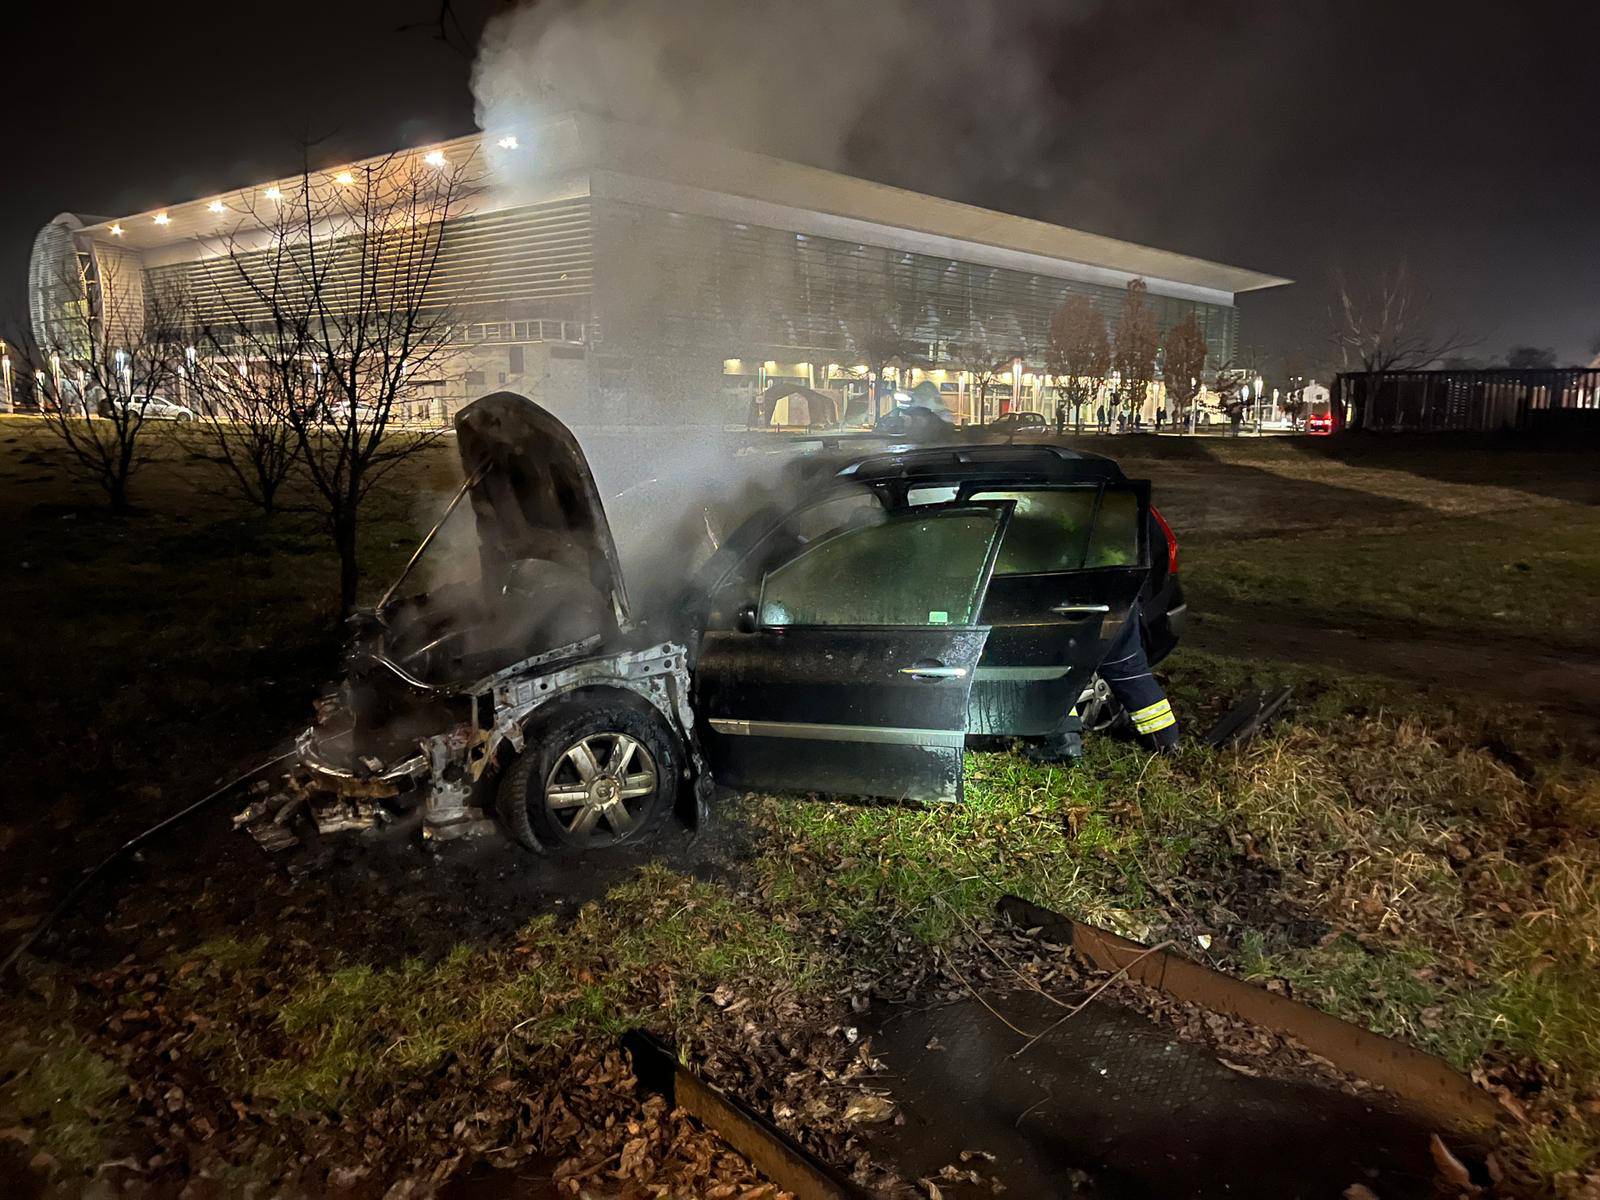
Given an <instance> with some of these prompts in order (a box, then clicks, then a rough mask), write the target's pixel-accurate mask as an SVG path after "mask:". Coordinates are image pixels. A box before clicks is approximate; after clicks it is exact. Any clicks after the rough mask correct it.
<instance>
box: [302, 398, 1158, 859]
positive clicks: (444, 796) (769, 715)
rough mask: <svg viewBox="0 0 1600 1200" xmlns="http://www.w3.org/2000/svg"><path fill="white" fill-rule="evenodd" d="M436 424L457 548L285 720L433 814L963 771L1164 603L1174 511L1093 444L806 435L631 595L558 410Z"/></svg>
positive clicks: (631, 828) (588, 833)
mask: <svg viewBox="0 0 1600 1200" xmlns="http://www.w3.org/2000/svg"><path fill="white" fill-rule="evenodd" d="M456 432H457V437H458V447H459V454H460V459H461V466H462V474H463V479H464V482H463V483H462V485H461V489H460V491H459V492H458V493H457V495H456V497H455V499H454V500H453V501H452V503H451V506H450V509H447V513H446V515H447V516H448V515H449V512H450V511H451V510H453V509H455V508H456V507H457V506H458V505H462V504H464V503H465V504H469V505H470V509H471V513H472V517H473V520H474V524H475V533H476V542H477V547H476V549H477V556H476V557H477V562H476V572H475V574H476V577H475V578H473V579H471V580H467V581H462V582H457V583H453V584H448V585H445V586H440V587H435V588H430V589H428V590H426V591H422V592H420V593H418V594H415V595H407V596H402V595H401V594H400V593H401V591H402V589H403V584H404V582H405V580H406V579H407V578H408V577H409V575H410V574H411V572H412V567H409V566H408V568H407V572H406V573H405V574H403V575H402V577H401V580H400V581H397V583H396V585H395V587H393V588H391V589H390V593H389V595H387V596H386V597H385V598H384V600H383V601H382V602H380V604H379V605H378V606H377V608H376V609H375V610H373V611H371V612H369V613H365V614H362V615H361V616H360V617H359V618H358V619H357V622H356V630H355V635H354V637H353V639H352V642H351V645H350V648H349V651H348V660H347V664H346V667H347V675H346V678H345V680H344V681H343V683H342V685H341V686H340V688H339V690H338V692H337V693H336V694H335V695H333V696H330V697H328V698H327V700H326V701H325V703H324V704H322V705H321V706H320V719H319V722H318V724H317V725H316V726H314V727H313V728H312V729H310V730H308V731H307V732H306V734H305V735H303V736H302V738H301V740H300V761H301V769H302V772H303V774H304V777H305V779H306V780H307V781H308V783H309V785H310V786H311V787H313V788H317V789H321V790H322V791H324V792H325V793H331V794H333V795H337V796H342V797H358V798H361V799H363V800H367V801H379V802H383V803H389V804H393V803H397V802H404V801H406V800H407V799H411V800H413V801H420V802H421V803H422V804H423V806H424V815H425V828H426V831H427V832H428V833H429V834H431V835H433V836H451V835H453V834H459V833H464V832H475V831H478V830H481V829H485V828H489V827H491V822H492V820H493V819H494V818H495V817H497V818H498V821H499V823H500V825H501V826H502V827H503V828H504V829H505V830H506V831H507V832H508V833H509V834H510V835H511V836H512V837H514V838H516V839H517V840H518V841H520V842H522V843H523V844H524V845H526V846H529V847H530V848H534V849H548V850H569V851H570V850H578V851H582V850H590V849H598V848H602V847H606V846H612V845H618V844H622V843H628V842H633V841H637V840H640V839H643V838H645V837H648V836H649V835H650V834H651V833H652V832H653V831H655V830H656V829H658V828H659V827H660V825H661V824H662V822H663V821H665V820H666V819H667V818H668V816H669V814H672V813H673V812H674V811H677V812H679V813H680V814H682V815H683V816H685V817H686V818H688V819H690V820H691V821H695V820H699V819H701V818H703V817H704V815H705V813H706V811H707V806H708V805H709V803H710V801H711V799H712V797H713V795H714V789H715V787H716V786H719V785H720V786H725V787H730V788H741V789H770V790H783V791H800V792H820V793H835V794H844V795H851V796H874V797H890V798H898V799H909V800H915V801H941V800H958V799H959V798H960V796H961V787H962V755H963V749H964V747H965V745H966V744H967V741H968V739H969V737H998V738H1022V739H1029V738H1046V737H1050V736H1052V735H1054V734H1056V733H1058V732H1059V731H1060V729H1061V728H1062V727H1063V724H1064V723H1065V722H1068V721H1072V720H1076V717H1075V716H1073V715H1072V713H1073V709H1074V705H1075V704H1078V703H1079V702H1080V700H1081V701H1084V702H1086V703H1092V702H1093V697H1094V695H1095V689H1094V687H1093V682H1094V678H1095V671H1096V669H1097V667H1098V666H1099V664H1100V662H1101V660H1102V658H1103V657H1104V655H1105V652H1106V649H1107V647H1108V646H1109V645H1110V644H1111V642H1112V640H1113V639H1114V638H1115V636H1116V635H1117V633H1118V632H1119V631H1120V630H1121V628H1122V627H1123V624H1124V623H1125V622H1126V621H1128V620H1130V619H1133V616H1132V614H1133V613H1135V612H1138V613H1139V614H1140V615H1141V617H1142V619H1143V621H1144V626H1143V631H1142V632H1143V636H1144V639H1145V642H1146V645H1147V647H1148V649H1149V652H1150V656H1151V658H1152V660H1153V661H1154V660H1158V659H1160V658H1161V657H1163V656H1164V655H1165V654H1166V653H1167V652H1168V651H1170V650H1171V648H1172V646H1173V645H1174V644H1175V643H1176V641H1177V638H1178V636H1179V634H1180V632H1181V623H1182V617H1183V611H1184V606H1183V599H1182V593H1181V590H1180V588H1179V583H1178V576H1177V547H1176V543H1175V541H1174V540H1173V538H1172V535H1171V531H1170V530H1169V529H1167V527H1166V525H1165V523H1164V522H1162V521H1161V520H1160V518H1159V515H1158V514H1156V513H1155V511H1154V510H1153V509H1152V508H1151V507H1150V501H1149V488H1148V485H1147V484H1145V483H1142V482H1138V481H1133V480H1129V479H1127V478H1125V477H1124V476H1123V474H1122V472H1121V470H1120V469H1119V468H1118V467H1117V466H1116V464H1115V463H1113V462H1111V461H1110V460H1108V459H1105V458H1101V457H1098V456H1094V455H1085V454H1079V453H1077V452H1074V451H1071V450H1067V449H1064V448H1061V447H1057V446H1047V445H1037V444H1030V445H1025V446H1006V445H995V444H984V445H970V446H969V445H960V444H941V445H937V446H927V447H914V446H889V447H887V448H883V449H879V450H876V451H874V452H871V453H856V454H853V455H852V454H847V453H846V454H841V453H838V452H835V453H833V454H829V455H822V454H818V455H811V456H805V457H801V458H799V459H796V460H795V461H794V462H793V463H792V464H791V465H790V466H789V468H788V469H787V472H786V484H785V487H784V488H782V489H780V491H781V499H779V498H777V497H775V496H774V495H773V494H772V493H771V492H769V493H767V494H766V495H765V496H764V497H763V499H762V502H760V503H758V504H755V505H754V508H753V511H752V510H750V509H746V511H744V512H743V513H742V514H741V516H742V519H741V520H740V521H739V522H738V523H737V524H736V525H734V526H732V527H731V532H730V533H728V535H727V536H725V537H716V536H715V534H714V532H713V531H712V527H711V522H710V520H709V518H708V519H707V520H706V522H705V528H706V531H707V539H706V540H707V541H708V542H714V546H709V545H708V547H707V551H708V552H707V553H706V555H705V556H704V558H703V560H702V561H699V562H698V563H696V564H693V565H691V564H690V563H689V562H687V561H684V562H681V563H679V564H678V566H679V569H678V571H677V574H676V577H675V578H674V579H672V581H671V586H670V587H669V588H667V589H665V590H664V591H663V590H661V589H658V595H657V597H656V598H655V599H653V600H652V601H651V602H650V603H649V604H648V605H643V604H639V605H638V608H639V609H647V611H636V607H635V606H636V604H637V601H632V600H630V595H629V591H628V588H627V586H626V585H625V582H624V578H623V568H622V558H621V556H620V555H619V554H618V549H617V544H616V542H615V541H614V540H613V536H612V529H611V527H610V525H609V523H608V519H607V514H606V511H605V506H604V504H603V503H602V501H601V496H600V492H599V490H598V488H597V487H596V484H595V480H594V476H593V474H592V473H591V470H590V465H589V463H588V461H587V460H586V458H585V455H584V453H583V451H582V449H581V448H580V447H579V445H578V442H577V440H576V439H575V438H574V437H573V435H572V433H571V432H570V431H569V430H568V429H567V428H566V427H565V426H564V425H563V424H562V423H561V422H560V421H559V420H557V419H556V418H555V417H554V416H552V415H551V414H550V413H548V412H546V411H545V410H544V409H542V408H540V407H539V406H538V405H536V404H534V403H533V402H531V401H529V400H527V399H525V398H523V397H520V396H517V395H513V394H511V393H498V394H496V395H492V396H488V397H485V398H484V399H482V400H479V401H476V402H475V403H473V404H471V405H469V406H468V407H466V408H464V409H463V410H462V411H461V412H460V414H459V415H458V417H457V420H456ZM442 523H443V522H442V519H441V524H442ZM438 528H439V526H435V529H434V531H433V532H431V533H430V534H429V535H428V537H427V538H425V539H424V541H423V543H422V545H421V546H420V547H419V548H418V551H417V554H416V555H414V556H413V559H412V564H413V566H414V565H415V564H416V563H417V562H418V561H419V560H420V559H422V558H423V557H424V556H425V555H426V554H427V553H428V550H429V546H430V543H431V542H432V541H433V539H434V537H435V535H436V534H437V532H438Z"/></svg>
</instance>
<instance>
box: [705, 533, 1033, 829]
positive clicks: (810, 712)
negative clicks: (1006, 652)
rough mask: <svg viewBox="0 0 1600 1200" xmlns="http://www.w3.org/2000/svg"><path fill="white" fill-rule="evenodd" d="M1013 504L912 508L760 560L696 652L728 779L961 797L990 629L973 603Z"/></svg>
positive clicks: (721, 772)
mask: <svg viewBox="0 0 1600 1200" xmlns="http://www.w3.org/2000/svg"><path fill="white" fill-rule="evenodd" d="M1012 507H1013V505H1012V504H1011V503H1010V502H1007V501H996V502H989V503H983V504H958V505H941V506H937V507H933V508H913V509H904V510H901V511H900V512H897V513H894V514H892V515H888V516H883V517H881V519H878V520H876V521H874V522H873V523H871V524H868V525H859V526H847V527H844V528H841V529H839V530H837V531H835V532H832V533H830V534H827V535H825V536H822V537H819V538H817V539H815V540H813V541H810V542H807V543H805V544H804V545H801V546H798V547H792V548H790V549H789V550H788V551H786V552H785V554H784V555H783V556H782V558H781V560H780V561H776V562H770V563H764V564H762V567H761V571H760V578H759V581H758V583H759V586H758V587H757V588H756V590H755V592H754V594H753V595H751V596H750V597H749V602H748V604H743V605H723V606H721V608H720V610H719V611H723V612H726V611H727V610H728V609H730V608H737V609H738V610H739V611H738V613H737V615H736V616H734V617H732V618H731V620H730V619H726V618H725V619H722V620H718V618H717V617H715V616H714V617H713V618H712V623H711V627H709V628H708V629H707V631H706V633H705V635H704V637H703V639H702V642H701V646H700V651H699V656H698V659H697V661H696V666H695V711H696V716H697V719H698V730H699V735H700V740H701V744H702V748H703V750H704V752H705V754H706V757H707V759H708V761H709V762H710V764H711V767H712V773H713V775H714V776H715V777H716V779H717V780H718V782H720V783H723V784H727V785H729V786H735V787H743V788H768V789H773V790H782V791H816V792H830V793H840V794H847V795H862V796H882V797H892V798H903V799H911V800H918V801H934V800H959V799H960V798H961V786H962V785H961V767H962V746H963V742H964V739H965V731H966V715H967V705H968V698H969V691H970V688H971V686H972V681H973V678H974V673H975V671H976V669H977V666H978V661H979V659H980V658H981V657H982V654H983V647H984V642H985V639H986V637H987V634H988V631H987V630H986V629H984V628H983V627H982V626H981V625H979V623H978V619H977V618H978V614H979V613H980V612H981V611H982V608H983V603H984V595H985V592H986V590H987V587H988V584H989V579H990V576H991V574H992V573H993V570H994V563H995V558H996V555H997V554H998V552H999V547H1000V544H1001V541H1002V539H1003V536H1004V533H1005V529H1006V524H1007V522H1008V521H1009V519H1010V515H1011V509H1012ZM756 582H757V581H755V580H752V581H751V583H752V584H754V583H756ZM733 586H735V587H740V586H749V585H745V584H738V583H736V584H735V585H733Z"/></svg>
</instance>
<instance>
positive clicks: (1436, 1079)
mask: <svg viewBox="0 0 1600 1200" xmlns="http://www.w3.org/2000/svg"><path fill="white" fill-rule="evenodd" d="M997 907H998V909H999V911H1000V914H1001V915H1002V916H1004V917H1006V918H1007V919H1008V920H1010V921H1011V923H1012V924H1013V925H1017V926H1019V927H1021V928H1024V929H1038V930H1040V931H1041V932H1042V933H1043V934H1044V936H1045V937H1046V938H1048V939H1049V940H1050V941H1051V942H1054V943H1056V944H1057V945H1061V946H1066V947H1068V948H1070V949H1072V950H1074V951H1076V952H1077V953H1078V954H1080V955H1082V956H1083V957H1084V958H1085V959H1087V960H1088V961H1089V962H1090V963H1091V964H1092V965H1093V966H1095V967H1097V968H1099V969H1100V970H1102V971H1122V972H1125V973H1126V974H1127V975H1128V977H1129V978H1131V979H1134V980H1136V981H1138V982H1139V983H1143V984H1145V985H1147V986H1149V987H1153V988H1156V989H1157V990H1159V991H1163V992H1166V993H1167V994H1168V995H1171V996H1174V997H1176V998H1177V999H1179V1000H1184V1001H1187V1002H1189V1003H1191V1004H1198V1005H1200V1006H1201V1007H1202V1008H1209V1009H1211V1010H1212V1011H1214V1012H1219V1013H1223V1014H1226V1015H1228V1016H1232V1017H1238V1018H1240V1019H1241V1020H1245V1021H1250V1022H1253V1023H1254V1024H1256V1025H1260V1026H1261V1027H1262V1028H1264V1029H1271V1030H1273V1031H1275V1032H1277V1033H1281V1034H1285V1035H1287V1036H1289V1037H1292V1038H1295V1039H1296V1040H1298V1041H1299V1042H1300V1043H1301V1044H1302V1045H1303V1046H1305V1047H1306V1048H1307V1049H1308V1050H1310V1051H1312V1052H1313V1053H1314V1054H1319V1055H1321V1056H1322V1057H1323V1058H1326V1059H1327V1060H1328V1061H1329V1062H1331V1063H1333V1064H1334V1066H1336V1067H1338V1068H1339V1069H1340V1070H1342V1071H1349V1072H1351V1073H1352V1074H1355V1075H1359V1076H1360V1077H1361V1078H1363V1079H1366V1080H1368V1081H1369V1082H1371V1083H1375V1084H1377V1085H1379V1086H1380V1087H1383V1088H1386V1089H1387V1090H1388V1091H1390V1092H1391V1093H1393V1094H1394V1095H1395V1096H1397V1097H1399V1098H1400V1099H1401V1100H1402V1101H1404V1102H1406V1103H1408V1104H1409V1105H1411V1106H1412V1107H1414V1108H1416V1109H1418V1110H1420V1111H1422V1112H1424V1113H1426V1114H1427V1115H1429V1116H1430V1117H1432V1118H1433V1119H1435V1120H1438V1121H1440V1122H1441V1123H1442V1124H1443V1126H1444V1127H1445V1128H1448V1129H1457V1130H1462V1131H1465V1132H1468V1133H1472V1134H1477V1133H1482V1132H1483V1131H1485V1130H1488V1129H1490V1128H1492V1127H1493V1125H1494V1123H1495V1120H1496V1118H1497V1116H1498V1110H1499V1105H1498V1104H1497V1103H1496V1101H1495V1099H1494V1098H1493V1097H1492V1096H1490V1095H1489V1094H1488V1093H1487V1092H1485V1091H1483V1090H1482V1089H1481V1088H1478V1087H1476V1086H1475V1085H1474V1084H1473V1083H1472V1081H1471V1080H1469V1079H1468V1078H1467V1077H1466V1076H1465V1075H1463V1074H1461V1072H1459V1071H1457V1070H1456V1069H1455V1068H1454V1067H1452V1066H1450V1065H1449V1064H1448V1063H1446V1062H1445V1061H1444V1060H1443V1059H1439V1058H1435V1057H1434V1056H1433V1055H1431V1054H1425V1053H1423V1052H1422V1051H1421V1050H1418V1049H1415V1048H1414V1047H1412V1046H1408V1045H1406V1044H1405V1043H1404V1042H1398V1041H1395V1040H1394V1039H1393V1038H1387V1037H1384V1036H1382V1035H1381V1034H1376V1033H1372V1032H1371V1031H1369V1030H1366V1029H1362V1028H1360V1027H1359V1026H1356V1025H1352V1024H1350V1023H1349V1022H1348V1021H1341V1020H1340V1019H1339V1018H1337V1017H1333V1016H1329V1015H1328V1014H1327V1013H1325V1012H1322V1011H1321V1010H1319V1009H1315V1008H1312V1007H1311V1006H1310V1005H1308V1004H1304V1003H1302V1002H1300V1001H1298V1000H1292V999H1290V998H1289V997H1288V996H1283V995H1279V994H1278V993H1276V992H1270V991H1268V990H1267V989H1266V988H1264V987H1260V986H1258V985H1256V984H1253V983H1247V982H1245V981H1244V980H1242V979H1237V978H1235V977H1234V976H1232V975H1226V974H1224V973H1222V972H1221V971H1216V970H1213V969H1212V968H1210V967H1207V966H1204V965H1202V964H1200V963H1197V962H1194V961H1193V960H1191V959H1188V958H1185V957H1183V956H1182V955H1181V954H1175V953H1173V952H1172V951H1170V950H1162V949H1152V948H1150V947H1147V946H1141V945H1140V944H1139V943H1138V942H1133V941H1129V940H1128V939H1127V938H1124V937H1119V936H1118V935H1116V934H1114V933H1111V932H1109V931H1107V930H1104V929H1100V928H1097V927H1096V926H1093V925H1090V924H1088V923H1086V922H1084V921H1078V920H1074V919H1073V918H1071V917H1067V916H1063V915H1062V914H1061V913H1058V912H1054V911H1052V910H1051V909H1048V908H1044V907H1042V906H1040V905H1037V904H1034V903H1032V902H1031V901H1028V900H1024V899H1022V898H1021V897H1018V896H1002V897H1001V898H1000V901H999V904H998V905H997Z"/></svg>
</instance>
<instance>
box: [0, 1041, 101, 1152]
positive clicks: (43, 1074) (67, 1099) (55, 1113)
mask: <svg viewBox="0 0 1600 1200" xmlns="http://www.w3.org/2000/svg"><path fill="white" fill-rule="evenodd" d="M8 1032H9V1033H12V1034H14V1036H13V1037H11V1038H9V1039H8V1042H9V1044H8V1045H7V1046H6V1049H5V1051H4V1054H3V1055H0V1114H3V1115H4V1117H5V1118H6V1120H7V1122H8V1123H15V1124H16V1125H18V1126H21V1127H23V1128H26V1129H31V1130H34V1131H36V1132H37V1141H36V1143H35V1144H34V1146H33V1149H34V1150H35V1151H36V1152H37V1151H42V1152H44V1153H45V1154H48V1155H50V1156H51V1157H53V1158H55V1159H57V1160H59V1161H61V1162H64V1163H70V1164H80V1163H87V1164H92V1163H97V1162H100V1161H102V1160H103V1159H104V1158H105V1157H106V1154H107V1147H108V1145H110V1144H111V1141H112V1140H113V1139H114V1138H115V1137H116V1136H117V1134H118V1133H119V1132H120V1124H121V1121H122V1120H123V1119H124V1118H125V1117H126V1116H127V1114H128V1106H127V1105H126V1104H125V1103H124V1102H123V1101H122V1098H121V1097H122V1094H123V1092H124V1090H125V1089H126V1088H127V1086H128V1078H127V1076H126V1074H124V1072H123V1071H122V1070H121V1069H120V1068H119V1067H118V1066H117V1065H116V1064H115V1063H113V1062H112V1061H111V1060H110V1059H108V1058H106V1057H104V1056H102V1055H100V1054H96V1053H94V1052H93V1051H91V1050H89V1049H88V1048H87V1047H86V1046H85V1045H84V1044H83V1041H82V1037H81V1035H80V1034H79V1032H78V1030H77V1029H75V1028H74V1027H73V1026H72V1025H71V1024H70V1023H67V1022H63V1021H59V1020H57V1021H47V1022H44V1023H41V1024H39V1025H36V1026H34V1027H33V1028H32V1029H30V1030H28V1031H26V1032H22V1031H18V1030H10V1031H8Z"/></svg>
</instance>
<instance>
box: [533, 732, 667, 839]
mask: <svg viewBox="0 0 1600 1200" xmlns="http://www.w3.org/2000/svg"><path fill="white" fill-rule="evenodd" d="M658 784H659V780H658V776H657V773H656V763H655V759H654V758H652V757H651V755H650V751H649V750H647V749H646V748H645V747H644V745H643V744H642V743H641V742H639V741H638V740H637V739H636V738H633V737H630V736H629V735H628V734H626V733H594V734H590V735H588V736H587V737H583V738H579V739H578V740H577V741H576V742H574V743H573V744H572V745H570V746H568V747H567V748H566V749H565V750H563V751H562V752H561V754H560V756H559V757H558V758H557V759H556V762H555V766H553V767H552V768H551V769H550V774H549V776H548V777H547V778H546V779H545V784H544V806H545V812H546V814H547V815H548V816H549V819H550V824H551V826H552V827H553V828H554V829H555V831H556V833H557V834H558V835H559V836H560V837H561V839H562V840H563V841H565V842H568V843H570V844H572V845H574V846H577V847H580V848H598V847H601V846H609V845H611V844H613V843H615V842H620V841H623V840H625V839H626V838H627V837H628V836H629V834H631V833H632V832H633V831H634V830H635V829H636V828H637V827H638V825H639V822H640V821H641V819H643V818H644V816H645V815H646V814H647V812H648V810H649V808H650V806H651V804H652V802H653V800H654V797H655V793H656V789H657V787H658Z"/></svg>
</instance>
